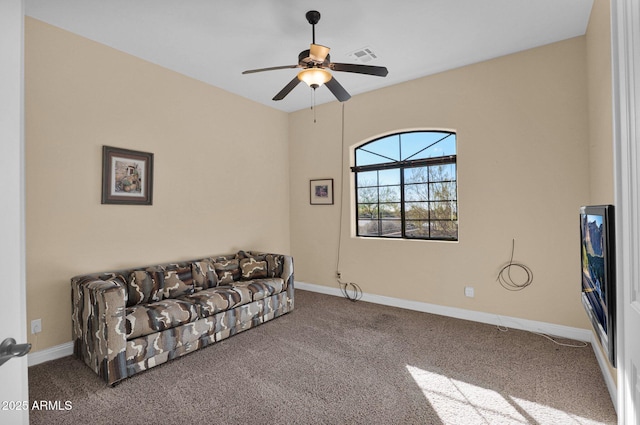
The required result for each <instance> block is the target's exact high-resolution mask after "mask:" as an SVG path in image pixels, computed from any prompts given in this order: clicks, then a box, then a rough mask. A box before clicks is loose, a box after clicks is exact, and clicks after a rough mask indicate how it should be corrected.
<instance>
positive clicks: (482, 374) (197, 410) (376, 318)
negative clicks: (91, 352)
mask: <svg viewBox="0 0 640 425" xmlns="http://www.w3.org/2000/svg"><path fill="white" fill-rule="evenodd" d="M29 394H30V403H33V402H34V401H42V400H44V401H53V402H56V401H58V402H59V403H57V405H59V406H61V408H60V409H55V410H42V411H37V410H35V411H32V412H31V415H30V419H31V424H33V425H38V424H88V423H91V424H127V425H132V424H146V423H154V424H171V423H174V424H190V423H205V424H258V423H264V424H461V425H471V424H553V425H557V424H590V425H593V424H615V423H616V421H617V419H616V414H615V411H614V408H613V405H612V403H611V399H610V398H609V394H608V392H607V389H606V386H605V383H604V381H603V378H602V376H601V373H600V370H599V368H598V365H597V361H596V359H595V356H594V354H593V351H592V348H591V346H587V347H584V348H570V347H563V346H559V345H556V344H554V343H553V342H551V341H549V340H547V339H545V338H543V337H540V336H538V335H535V334H531V333H527V332H523V331H516V330H510V331H508V332H501V331H500V330H498V329H497V328H496V327H494V326H490V325H484V324H479V323H474V322H469V321H464V320H458V319H451V318H446V317H442V316H436V315H430V314H426V313H419V312H414V311H408V310H402V309H398V308H393V307H385V306H380V305H375V304H369V303H364V302H357V303H352V302H350V301H347V300H345V299H342V298H338V297H332V296H328V295H321V294H316V293H312V292H307V291H300V290H297V291H296V309H295V310H294V311H293V312H292V313H290V314H287V315H285V316H282V317H280V318H278V319H275V320H274V321H272V322H269V323H266V324H264V325H261V326H259V327H257V328H255V329H251V330H249V331H247V332H243V333H241V334H238V335H236V336H234V337H232V338H230V339H227V340H225V341H222V342H219V343H217V344H214V345H212V346H210V347H207V348H205V349H202V350H199V351H197V352H195V353H193V354H189V355H187V356H185V357H182V358H181V359H178V360H175V361H172V362H169V363H166V364H164V365H162V366H159V367H156V368H153V369H151V370H149V371H147V372H144V373H142V374H138V375H136V376H134V377H132V378H129V379H127V380H125V381H123V382H122V383H120V384H119V385H117V386H116V387H114V388H109V387H107V386H106V385H105V384H104V383H103V382H102V381H100V380H99V379H98V377H97V376H96V375H94V374H93V372H91V371H90V370H89V368H88V367H86V366H84V364H83V363H81V362H79V361H77V360H76V359H74V358H72V357H66V358H63V359H59V360H55V361H52V362H48V363H44V364H41V365H37V366H34V367H31V368H29ZM65 402H70V405H71V409H70V410H64V408H65ZM50 404H52V403H50ZM55 404H56V403H53V405H55Z"/></svg>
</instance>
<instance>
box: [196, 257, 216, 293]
mask: <svg viewBox="0 0 640 425" xmlns="http://www.w3.org/2000/svg"><path fill="white" fill-rule="evenodd" d="M191 275H192V276H193V284H194V291H195V292H198V291H202V290H204V289H209V288H215V287H216V286H218V275H217V274H216V269H215V268H214V267H213V261H211V260H210V259H204V260H201V261H194V262H193V263H191Z"/></svg>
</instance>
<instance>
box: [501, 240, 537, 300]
mask: <svg viewBox="0 0 640 425" xmlns="http://www.w3.org/2000/svg"><path fill="white" fill-rule="evenodd" d="M515 249H516V240H515V239H512V240H511V258H510V259H509V262H508V263H507V264H506V265H505V266H504V267H502V268H501V269H500V271H499V272H498V277H497V278H496V280H497V281H498V282H500V285H502V287H503V288H504V289H507V290H509V291H521V290H523V289H524V288H526V287H527V286H529V285H531V283H532V282H533V271H531V269H530V268H529V267H527V266H526V265H524V264H522V263H516V262H514V261H513V253H514V252H515ZM512 267H517V268H519V269H522V270H524V272H525V273H526V275H527V277H526V279H525V280H524V282H521V283H518V282H516V281H514V280H513V278H512V277H511V268H512Z"/></svg>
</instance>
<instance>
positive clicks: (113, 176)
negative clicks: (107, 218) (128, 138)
mask: <svg viewBox="0 0 640 425" xmlns="http://www.w3.org/2000/svg"><path fill="white" fill-rule="evenodd" d="M152 202H153V154H152V153H148V152H140V151H134V150H130V149H121V148H114V147H112V146H103V147H102V203H103V204H129V205H151V204H152Z"/></svg>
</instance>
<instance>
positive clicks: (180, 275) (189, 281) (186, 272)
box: [162, 264, 194, 298]
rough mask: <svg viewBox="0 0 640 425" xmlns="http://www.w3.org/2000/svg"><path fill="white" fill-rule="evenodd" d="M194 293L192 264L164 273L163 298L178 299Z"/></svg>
mask: <svg viewBox="0 0 640 425" xmlns="http://www.w3.org/2000/svg"><path fill="white" fill-rule="evenodd" d="M193 292H194V283H193V276H192V274H191V265H190V264H189V265H188V266H186V267H180V268H176V269H175V270H165V271H164V285H163V291H162V298H178V297H181V296H182V295H188V294H193Z"/></svg>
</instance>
